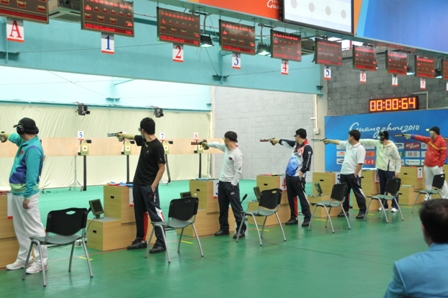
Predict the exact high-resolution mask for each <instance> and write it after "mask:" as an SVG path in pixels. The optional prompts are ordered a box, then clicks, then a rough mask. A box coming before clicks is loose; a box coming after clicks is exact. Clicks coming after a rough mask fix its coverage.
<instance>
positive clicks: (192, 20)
mask: <svg viewBox="0 0 448 298" xmlns="http://www.w3.org/2000/svg"><path fill="white" fill-rule="evenodd" d="M157 37H158V39H159V40H160V41H166V42H171V43H177V44H185V45H189V46H195V47H199V46H201V27H200V16H199V15H194V14H191V13H184V12H179V11H174V10H168V9H164V8H160V7H157Z"/></svg>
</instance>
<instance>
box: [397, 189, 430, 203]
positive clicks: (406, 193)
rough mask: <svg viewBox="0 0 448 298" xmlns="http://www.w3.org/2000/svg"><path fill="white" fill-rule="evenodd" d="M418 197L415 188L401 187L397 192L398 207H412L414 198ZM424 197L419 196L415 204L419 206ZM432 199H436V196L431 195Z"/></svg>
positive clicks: (422, 195)
mask: <svg viewBox="0 0 448 298" xmlns="http://www.w3.org/2000/svg"><path fill="white" fill-rule="evenodd" d="M417 196H418V192H415V188H414V186H412V185H401V187H400V191H399V192H398V203H399V204H400V205H407V206H413V205H414V202H415V198H416V197H417ZM425 197H426V195H424V194H421V195H420V196H419V198H418V201H417V203H416V204H421V203H423V201H424V200H425ZM433 197H435V198H438V197H439V196H438V195H433Z"/></svg>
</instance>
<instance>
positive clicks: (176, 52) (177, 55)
mask: <svg viewBox="0 0 448 298" xmlns="http://www.w3.org/2000/svg"><path fill="white" fill-rule="evenodd" d="M173 61H174V62H184V45H182V44H173Z"/></svg>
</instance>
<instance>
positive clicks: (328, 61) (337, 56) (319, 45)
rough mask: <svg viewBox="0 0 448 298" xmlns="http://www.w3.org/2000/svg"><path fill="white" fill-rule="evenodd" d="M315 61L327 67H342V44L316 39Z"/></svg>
mask: <svg viewBox="0 0 448 298" xmlns="http://www.w3.org/2000/svg"><path fill="white" fill-rule="evenodd" d="M315 42H316V45H315V46H314V51H315V52H314V61H315V62H316V63H317V64H323V65H327V66H342V46H341V43H340V42H337V41H330V40H326V39H316V41H315Z"/></svg>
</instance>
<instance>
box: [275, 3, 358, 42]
mask: <svg viewBox="0 0 448 298" xmlns="http://www.w3.org/2000/svg"><path fill="white" fill-rule="evenodd" d="M283 21H284V22H286V23H294V24H298V25H302V26H304V27H310V28H317V29H323V30H326V31H331V32H340V33H345V34H350V35H352V34H353V0H311V1H300V0H287V1H283Z"/></svg>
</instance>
